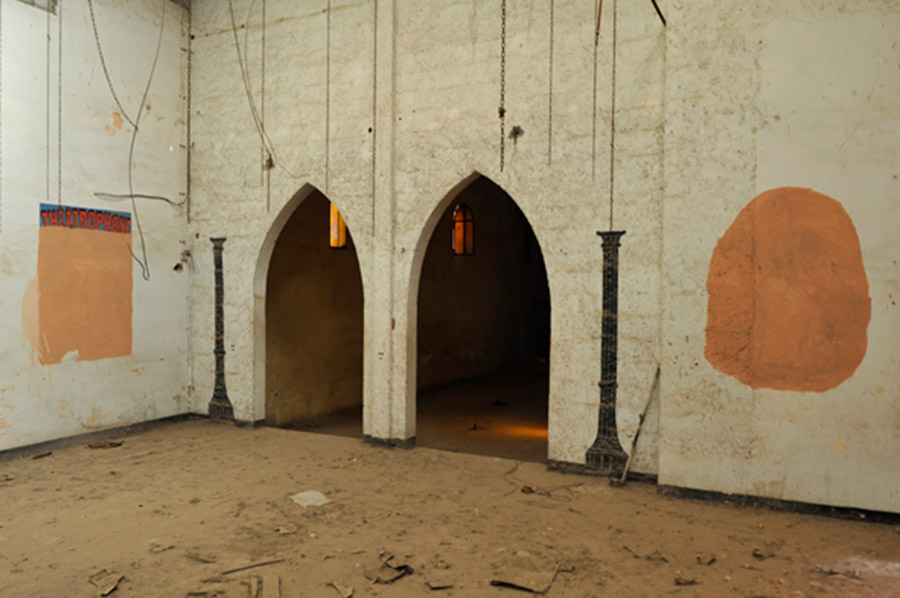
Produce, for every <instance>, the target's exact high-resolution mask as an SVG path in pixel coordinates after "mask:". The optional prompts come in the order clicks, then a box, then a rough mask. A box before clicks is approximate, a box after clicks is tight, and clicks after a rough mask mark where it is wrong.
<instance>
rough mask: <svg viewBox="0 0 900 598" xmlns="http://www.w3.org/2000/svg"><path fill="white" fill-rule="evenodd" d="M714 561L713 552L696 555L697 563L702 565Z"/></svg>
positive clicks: (710, 563) (707, 564)
mask: <svg viewBox="0 0 900 598" xmlns="http://www.w3.org/2000/svg"><path fill="white" fill-rule="evenodd" d="M715 562H716V555H714V554H698V555H697V563H698V564H700V565H704V566H709V565H712V564H713V563H715Z"/></svg>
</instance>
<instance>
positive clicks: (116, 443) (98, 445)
mask: <svg viewBox="0 0 900 598" xmlns="http://www.w3.org/2000/svg"><path fill="white" fill-rule="evenodd" d="M123 444H125V442H124V441H122V440H109V441H105V442H89V443H88V448H92V449H105V448H116V447H120V446H122V445H123Z"/></svg>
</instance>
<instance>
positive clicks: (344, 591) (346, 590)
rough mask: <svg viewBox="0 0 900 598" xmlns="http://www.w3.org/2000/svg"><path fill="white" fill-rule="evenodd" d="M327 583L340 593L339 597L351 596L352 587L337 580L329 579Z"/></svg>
mask: <svg viewBox="0 0 900 598" xmlns="http://www.w3.org/2000/svg"><path fill="white" fill-rule="evenodd" d="M328 585H329V586H331V587H332V588H334V589H335V590H337V593H338V594H340V595H341V598H351V597H352V596H353V588H352V587H350V586H345V585H343V584H341V582H339V581H329V582H328Z"/></svg>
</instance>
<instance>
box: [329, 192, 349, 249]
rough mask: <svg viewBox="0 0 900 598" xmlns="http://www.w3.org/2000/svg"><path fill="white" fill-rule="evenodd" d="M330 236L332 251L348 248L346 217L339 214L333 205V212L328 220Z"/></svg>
mask: <svg viewBox="0 0 900 598" xmlns="http://www.w3.org/2000/svg"><path fill="white" fill-rule="evenodd" d="M328 222H329V225H330V226H329V234H328V246H329V247H331V248H332V249H343V248H345V247H347V225H346V224H345V223H344V217H343V216H341V213H340V212H338V209H337V206H335V205H334V204H333V203H332V204H331V211H330V214H329V218H328Z"/></svg>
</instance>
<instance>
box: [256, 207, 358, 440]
mask: <svg viewBox="0 0 900 598" xmlns="http://www.w3.org/2000/svg"><path fill="white" fill-rule="evenodd" d="M336 218H340V216H339V215H338V212H337V209H336V208H335V207H333V205H332V204H331V202H329V200H328V199H327V198H326V197H325V196H324V195H323V194H322V193H320V192H319V191H318V190H315V189H314V190H312V191H311V193H310V194H309V195H308V196H307V197H306V198H305V199H303V201H302V202H301V203H300V204H299V206H298V207H297V208H296V210H295V211H294V213H293V214H291V216H290V218H289V219H288V220H287V222H286V223H285V225H284V228H283V229H282V231H281V233H280V235H279V236H278V239H277V241H276V242H275V246H274V248H273V250H272V257H271V261H270V263H269V271H268V277H267V280H266V307H265V309H266V316H265V322H266V344H265V350H266V365H265V367H266V378H265V380H266V383H265V385H266V394H265V396H266V406H265V413H266V415H265V419H266V424H267V425H272V426H279V427H286V428H294V429H301V430H307V431H319V430H321V431H327V432H328V433H330V434H338V435H345V436H362V393H363V381H362V380H363V378H362V367H363V290H362V280H361V278H360V272H359V263H358V260H357V257H356V249H355V246H354V244H353V238H352V235H351V234H350V231H349V230H346V232H345V235H342V234H340V233H343V232H344V229H343V226H344V224H343V219H341V220H340V225H341V227H342V228H340V229H336V226H335V222H336Z"/></svg>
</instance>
